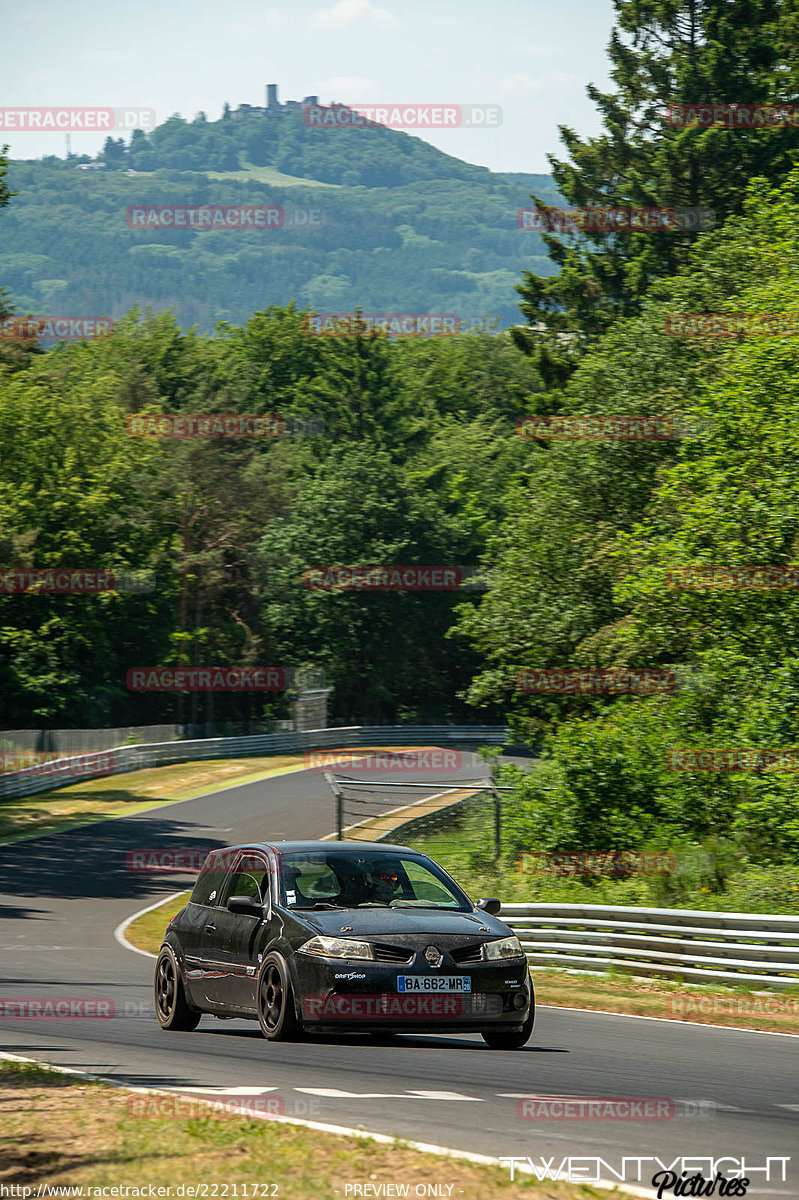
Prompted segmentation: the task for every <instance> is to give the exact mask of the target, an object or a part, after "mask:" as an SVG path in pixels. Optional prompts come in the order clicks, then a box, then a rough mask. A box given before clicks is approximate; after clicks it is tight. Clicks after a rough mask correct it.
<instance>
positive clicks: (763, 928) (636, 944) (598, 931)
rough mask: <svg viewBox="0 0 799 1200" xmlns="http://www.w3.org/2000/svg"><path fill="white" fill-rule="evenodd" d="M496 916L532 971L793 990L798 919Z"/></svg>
mask: <svg viewBox="0 0 799 1200" xmlns="http://www.w3.org/2000/svg"><path fill="white" fill-rule="evenodd" d="M501 916H502V919H503V920H504V921H507V922H508V924H509V925H511V926H512V928H513V929H514V930H515V931H516V933H517V934H518V936H519V939H520V940H521V943H522V946H523V947H524V950H525V952H526V954H527V958H528V961H529V962H530V964H531V965H533V966H535V965H538V966H543V967H560V968H564V969H567V970H578V971H579V970H581V971H603V970H607V969H608V967H611V966H612V967H614V968H615V969H617V970H622V971H625V972H631V973H633V974H636V975H668V976H672V977H678V976H679V977H680V978H682V979H684V980H686V981H695V982H697V983H698V982H701V981H703V980H711V979H721V980H724V981H725V982H726V983H728V984H735V983H742V984H748V983H763V984H768V986H769V987H772V988H779V987H793V988H797V987H799V917H788V916H785V917H781V916H770V915H767V914H764V913H731V912H704V911H703V910H701V909H686V908H622V907H616V906H613V905H602V904H503V906H502V914H501Z"/></svg>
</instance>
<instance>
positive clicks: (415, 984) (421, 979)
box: [397, 975, 472, 992]
mask: <svg viewBox="0 0 799 1200" xmlns="http://www.w3.org/2000/svg"><path fill="white" fill-rule="evenodd" d="M471 990H472V981H471V979H470V978H469V976H468V975H400V976H399V977H398V979H397V991H398V992H470V991H471Z"/></svg>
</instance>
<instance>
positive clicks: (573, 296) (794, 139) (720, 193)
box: [514, 0, 799, 384]
mask: <svg viewBox="0 0 799 1200" xmlns="http://www.w3.org/2000/svg"><path fill="white" fill-rule="evenodd" d="M614 5H615V9H616V19H617V26H616V27H615V28H614V29H613V32H612V34H611V39H610V45H609V48H608V53H609V56H610V59H611V62H612V71H611V77H612V79H613V81H614V83H615V85H616V90H615V91H613V92H601V91H600V90H599V89H598V88H597V87H595V86H593V85H589V87H588V89H587V90H588V95H589V96H590V98H591V99H592V100H593V102H594V103H595V104H596V106H597V108H598V109H599V110H600V112H601V114H602V118H603V124H604V132H603V133H602V134H601V135H600V136H599V137H597V138H591V139H588V140H583V139H581V138H580V137H579V136H578V134H577V133H576V132H575V131H574V130H573V129H570V128H568V127H566V126H561V127H560V136H561V141H562V143H563V145H564V146H565V147H566V150H567V151H568V154H569V158H568V159H567V160H562V159H558V158H556V157H555V156H552V155H550V156H549V159H550V163H551V165H552V168H553V176H554V179H555V182H556V183H557V185H558V188H559V189H560V192H561V194H562V195H563V197H564V198H565V200H566V201H567V204H568V206H570V207H571V206H574V207H579V208H585V207H589V208H591V207H599V208H605V209H607V208H611V209H629V208H691V209H694V208H699V209H709V210H712V212H713V213H714V214H715V224H716V225H717V226H718V225H719V224H721V223H722V222H723V221H724V220H725V219H726V218H727V217H728V216H729V215H730V214H732V213H736V212H739V211H740V210H741V207H742V203H743V197H744V193H745V189H746V184H747V182H748V180H749V179H750V178H752V177H753V176H755V175H763V176H766V177H767V178H768V179H770V180H777V179H780V178H782V177H784V176H785V175H786V174H787V172H788V170H789V169H790V166H791V164H792V161H793V159H794V157H795V156H796V153H797V151H799V106H797V108H796V123H795V124H792V123H790V122H788V123H783V124H774V125H771V126H769V127H768V128H764V127H759V128H755V127H752V128H729V127H728V125H727V123H726V122H727V121H728V120H729V119H731V118H723V117H722V118H721V119H720V120H719V121H718V122H717V123H715V124H712V125H710V124H707V123H699V124H693V125H691V124H685V125H683V124H682V118H681V112H682V111H683V110H681V108H680V106H686V107H687V108H688V109H690V106H691V105H701V104H706V105H713V106H715V107H717V108H718V107H719V106H720V105H736V104H738V105H783V104H790V103H791V102H792V101H794V100H796V99H797V98H798V97H799V71H798V70H797V55H798V54H799V0H614ZM685 115H686V116H687V117H689V118H690V116H691V112H690V111H689V112H688V113H686V114H685ZM733 119H734V118H733ZM532 199H533V201H534V203H535V204H536V206H537V207H538V208H539V210H540V209H542V208H545V207H546V206H545V205H543V204H542V202H541V201H540V200H539V199H538V198H537V197H535V196H534V197H532ZM712 219H713V218H711V220H712ZM543 236H544V241H545V242H546V244H547V248H548V252H549V256H550V258H551V259H552V260H553V262H555V263H556V264H557V266H558V267H559V274H558V275H555V276H539V275H535V274H533V273H532V272H525V274H524V279H523V282H522V284H521V285H520V286H519V288H518V289H517V290H518V292H519V293H520V295H521V297H522V300H521V303H520V308H521V311H522V313H523V314H524V316H525V318H526V320H527V322H528V325H529V326H530V328H526V329H525V328H519V329H517V330H516V331H515V332H514V337H515V340H516V342H517V344H518V345H519V346H520V347H521V348H522V349H523V350H525V351H526V352H527V353H529V354H532V355H534V357H535V358H536V359H537V362H538V366H539V369H540V370H541V371H542V374H543V375H544V378H545V379H546V380H547V381H548V382H549V383H550V384H557V383H559V382H562V381H563V380H565V378H567V377H568V375H569V374H570V372H571V370H572V368H573V365H574V363H575V361H576V359H577V358H578V357H579V355H580V353H581V352H582V350H583V349H584V347H585V345H586V344H587V343H588V342H590V341H591V340H592V339H593V338H595V337H596V336H597V335H599V334H601V333H602V332H603V331H604V330H605V329H606V328H607V327H608V326H609V325H610V324H612V322H613V321H615V320H616V319H617V318H619V317H622V316H630V315H633V314H635V313H637V312H638V311H640V305H641V300H642V297H643V296H644V294H645V293H646V291H647V289H648V288H649V286H650V285H651V283H652V282H653V281H654V280H655V279H658V278H661V277H663V276H668V275H673V274H674V273H675V272H676V271H678V270H679V269H680V267H681V265H682V264H683V263H685V261H686V257H687V253H688V250H689V248H690V246H691V244H692V242H693V241H694V240H695V238H696V236H697V231H696V230H695V229H691V228H686V229H679V228H678V229H674V228H662V229H660V230H657V231H655V232H650V231H648V230H639V231H635V230H622V231H617V232H613V233H612V234H609V235H608V234H607V233H605V232H603V231H601V230H600V229H599V228H595V229H593V230H591V229H583V230H582V231H581V233H580V234H579V236H578V235H576V234H571V235H567V236H566V237H565V238H562V237H560V236H557V235H552V234H550V233H545V234H544V235H543Z"/></svg>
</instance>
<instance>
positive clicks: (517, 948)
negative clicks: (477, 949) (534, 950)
mask: <svg viewBox="0 0 799 1200" xmlns="http://www.w3.org/2000/svg"><path fill="white" fill-rule="evenodd" d="M483 954H484V955H485V957H486V958H487V959H488V960H489V961H491V960H496V959H498V958H523V957H524V951H523V950H522V944H521V942H520V941H519V939H518V938H517V937H507V938H500V939H499V941H496V942H484V943H483Z"/></svg>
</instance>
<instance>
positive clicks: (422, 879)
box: [280, 850, 472, 912]
mask: <svg viewBox="0 0 799 1200" xmlns="http://www.w3.org/2000/svg"><path fill="white" fill-rule="evenodd" d="M280 858H281V892H282V896H281V902H282V903H283V904H284V905H285V906H286V907H288V908H297V909H320V910H321V909H325V908H443V909H453V910H456V911H458V912H471V910H472V905H471V904H470V903H469V900H468V897H467V896H466V895H465V894H464V893H463V892H462V891H461V890H460V888H459V887H457V885H456V884H455V883H453V881H452V880H450V879H448V878H447V876H446V875H445V874H444V872H443V871H442V870H441V868H440V867H438V866H436V864H435V863H434V862H432V861H431V859H429V858H425V857H424V855H421V854H398V853H393V854H390V853H387V854H385V855H383V854H374V853H371V854H357V853H355V854H353V853H347V852H345V851H338V852H336V851H335V850H330V851H323V852H311V853H299V852H298V853H291V854H281V856H280Z"/></svg>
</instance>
